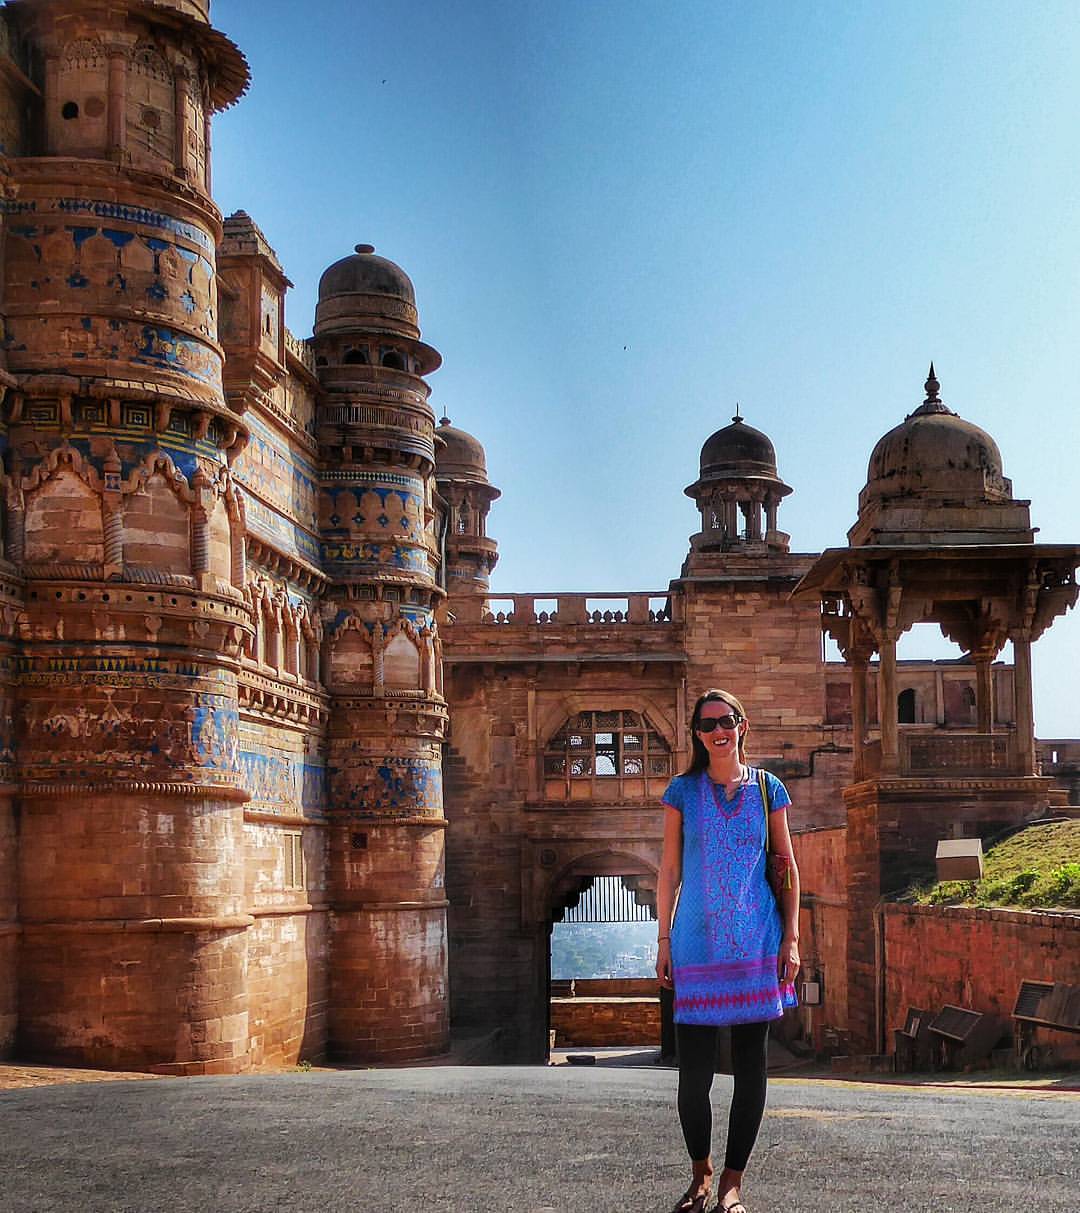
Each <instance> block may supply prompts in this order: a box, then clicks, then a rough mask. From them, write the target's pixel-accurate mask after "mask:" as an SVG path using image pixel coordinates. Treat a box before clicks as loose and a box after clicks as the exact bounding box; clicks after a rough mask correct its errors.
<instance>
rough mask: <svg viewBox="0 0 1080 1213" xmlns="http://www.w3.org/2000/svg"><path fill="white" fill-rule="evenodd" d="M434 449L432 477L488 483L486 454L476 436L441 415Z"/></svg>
mask: <svg viewBox="0 0 1080 1213" xmlns="http://www.w3.org/2000/svg"><path fill="white" fill-rule="evenodd" d="M435 434H436V438H437V440H438V441H437V443H436V446H437V451H436V455H435V477H436V479H437V480H467V481H471V482H472V483H474V484H488V483H489V481H488V474H487V456H486V455H485V454H484V448H483V446H482V445H481V444H480V442H479V440H478V439H476V438H474V437H473V436H472V434H467V433H466V432H465V431H464V430H459V429H458V428H457V427H456V426H453V425H451V424H450V418H449V417H443V418H442V420H441V421H440V422H439V428H438V429H437V430H436V432H435Z"/></svg>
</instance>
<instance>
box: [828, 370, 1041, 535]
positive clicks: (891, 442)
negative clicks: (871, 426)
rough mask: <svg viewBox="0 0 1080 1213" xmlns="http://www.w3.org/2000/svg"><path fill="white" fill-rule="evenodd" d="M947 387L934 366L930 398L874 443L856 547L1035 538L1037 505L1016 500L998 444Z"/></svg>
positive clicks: (862, 495)
mask: <svg viewBox="0 0 1080 1213" xmlns="http://www.w3.org/2000/svg"><path fill="white" fill-rule="evenodd" d="M940 390H941V384H940V383H938V380H937V376H936V375H935V373H934V365H933V363H931V364H930V374H929V377H928V378H927V380H926V399H925V400H924V401H923V403H922V404H921V405H920V406H919V407H918V408H917V409H916V410H915V411H914V412H913V413H909V414H908V415H907V417H905V418H904V420H903V421H902V422H901V423H900V424H899V425H898V426H895V427H894V428H893V429H891V430H889V432H888V433H887V434H885V435H884V436H883V437H882V438H880V439H879V440H878V443H877V445H876V446H875V447H874V450H873V452H872V453H871V455H870V464H869V467H868V469H867V475H866V486H865V487H864V488H863V490H862V492H861V493H860V494H859V517H858V521H857V522H856V523H855V525H854V526H853V527H852V528H851V529H850V530H849V531H848V542H849V543H850V544H851V545H852V546H853V547H858V546H862V545H863V544H867V543H876V544H884V545H893V544H924V545H925V544H931V545H945V544H974V543H983V544H994V543H1031V542H1032V536H1033V534H1034V532H1033V531H1032V528H1031V518H1030V513H1029V510H1028V507H1029V505H1030V504H1031V503H1030V502H1027V501H1017V500H1015V499H1014V498H1013V495H1012V483H1011V481H1010V480H1009V479H1008V478H1007V477H1006V476H1005V473H1004V470H1003V467H1002V462H1001V452H1000V451H999V450H998V446H997V443H996V442H995V441H994V440H993V438H991V437H990V435H989V434H988V433H986V431H985V430H981V429H980V428H979V427H978V426H977V425H974V424H972V423H971V422H970V421H965V420H964V419H963V418H962V417H958V416H957V415H956V414H955V413H954V412H953V411H952V409H950V408H948V407H946V405H944V404H943V403H942V401H941V398H940V396H939V395H938V393H939V392H940Z"/></svg>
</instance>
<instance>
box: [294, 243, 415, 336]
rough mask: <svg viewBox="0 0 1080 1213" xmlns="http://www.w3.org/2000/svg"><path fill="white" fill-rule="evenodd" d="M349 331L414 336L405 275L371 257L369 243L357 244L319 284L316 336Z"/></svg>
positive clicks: (410, 289) (411, 295)
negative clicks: (353, 250)
mask: <svg viewBox="0 0 1080 1213" xmlns="http://www.w3.org/2000/svg"><path fill="white" fill-rule="evenodd" d="M353 329H368V330H372V331H380V330H381V331H385V332H393V333H398V334H400V335H402V336H407V337H410V338H413V339H416V338H418V337H419V336H420V330H419V328H418V321H417V314H416V292H415V291H414V290H413V284H412V281H411V280H410V278H409V275H408V274H406V273H405V271H404V270H403V269H402V268H401V266H400V265H397V264H395V263H394V262H393V261H390V260H389V259H388V258H386V257H378V256H376V254H375V246H374V245H371V244H358V245H357V246H356V250H355V252H353V253H352V254H350V255H349V256H348V257H342V258H341V260H340V261H335V262H334V264H333V265H331V266H330V267H329V268H328V269H327V270H325V271H324V272H323V276H322V277H321V278H320V279H319V302H318V304H317V306H316V308H315V332H316V334H320V333H329V332H342V331H348V330H353Z"/></svg>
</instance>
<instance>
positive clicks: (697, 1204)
mask: <svg viewBox="0 0 1080 1213" xmlns="http://www.w3.org/2000/svg"><path fill="white" fill-rule="evenodd" d="M692 1191H693V1187H692V1186H691V1187H689V1188H687V1189H686V1191H685V1192H684V1193H683V1195H682V1196H681V1197H680V1198H679V1201H678V1203H677V1204H676V1205H675V1207H674V1208H673V1209H672V1210H671V1213H709V1210H710V1209H712V1210H714V1211H715V1210H716V1208H717V1206H716V1205H714V1204H712V1203H710V1202H711V1201H712V1199H713V1192H712V1189H711V1188H710V1189H709V1190H708V1191H707V1192H702V1193H701V1194H700V1195H699V1196H691V1195H690V1193H691V1192H692ZM744 1213H745V1211H744Z"/></svg>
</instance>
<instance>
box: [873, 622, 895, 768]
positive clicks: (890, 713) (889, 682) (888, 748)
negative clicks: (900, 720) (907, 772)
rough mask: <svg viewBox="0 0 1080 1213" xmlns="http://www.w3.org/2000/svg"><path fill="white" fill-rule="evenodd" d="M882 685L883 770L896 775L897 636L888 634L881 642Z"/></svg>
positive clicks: (879, 709)
mask: <svg viewBox="0 0 1080 1213" xmlns="http://www.w3.org/2000/svg"><path fill="white" fill-rule="evenodd" d="M879 653H880V656H881V667H880V670H881V675H880V676H881V687H880V694H879V695H878V715H879V716H880V717H881V771H882V774H883V775H895V774H896V772H897V770H898V769H899V762H900V751H899V738H898V735H897V734H898V730H897V724H896V638H895V637H894V636H891V635H890V636H888V637H887V638H885V639H883V640H882V642H881V647H880V649H879Z"/></svg>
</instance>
